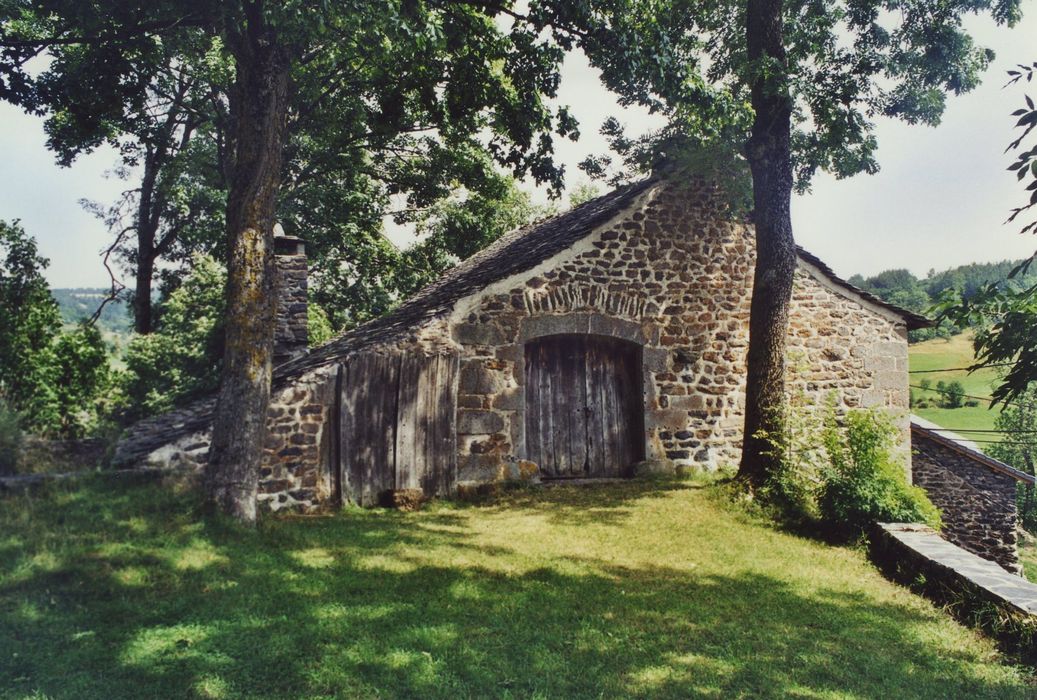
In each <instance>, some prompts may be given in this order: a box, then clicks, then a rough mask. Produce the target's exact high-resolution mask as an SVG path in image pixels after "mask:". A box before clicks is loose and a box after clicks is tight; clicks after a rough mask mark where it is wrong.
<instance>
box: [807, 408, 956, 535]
mask: <svg viewBox="0 0 1037 700" xmlns="http://www.w3.org/2000/svg"><path fill="white" fill-rule="evenodd" d="M897 433H898V431H897V430H896V428H895V426H894V425H893V424H892V421H891V420H890V418H889V417H888V416H887V415H885V414H883V413H880V412H878V411H853V412H850V413H849V414H847V416H846V423H845V427H844V428H842V429H840V428H838V427H837V426H836V425H834V423H833V424H829V425H828V426H827V427H826V428H825V430H824V438H823V439H824V446H825V451H826V453H827V454H828V465H827V467H826V468H825V470H824V473H823V478H822V481H823V483H822V486H821V489H820V493H819V497H818V508H819V510H820V513H821V518H822V519H823V520H824V521H826V522H827V523H829V524H830V525H832V526H836V527H840V528H843V529H846V530H850V531H855V532H859V531H862V530H864V529H865V528H866V527H867V526H868V525H870V524H871V523H873V522H876V521H885V522H920V523H926V524H927V525H931V526H932V527H939V526H940V514H939V511H938V510H937V509H936V506H934V505H933V504H932V502H931V501H930V500H929V498H928V497H927V496H926V494H925V491H923V490H922V489H921V488H919V487H917V486H911V485H910V484H908V483H907V477H906V475H905V473H904V469H903V466H902V464H901V462H900V460H899V459H897V458H896V457H895V456H894V453H893V450H894V447H895V446H896V442H897Z"/></svg>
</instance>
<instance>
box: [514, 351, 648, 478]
mask: <svg viewBox="0 0 1037 700" xmlns="http://www.w3.org/2000/svg"><path fill="white" fill-rule="evenodd" d="M642 364H643V360H642V346H641V345H640V344H638V343H635V342H632V341H630V340H624V339H621V338H616V337H612V336H605V335H595V334H589V333H561V334H554V335H545V336H539V337H536V338H533V339H530V340H529V341H527V342H526V343H525V352H524V384H525V406H524V408H525V444H526V457H527V458H528V459H530V460H531V461H533V462H536V463H537V464H538V465H539V466H540V471H541V474H542V475H543V476H544V477H545V478H556V479H566V478H601V477H619V476H628V475H629V472H630V467H631V466H632V465H633V464H635V463H637V462H639V461H641V460H643V459H644V456H645V422H644V396H643V392H642V383H643V378H642Z"/></svg>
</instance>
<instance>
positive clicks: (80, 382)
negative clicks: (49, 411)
mask: <svg viewBox="0 0 1037 700" xmlns="http://www.w3.org/2000/svg"><path fill="white" fill-rule="evenodd" d="M53 375H54V394H55V399H56V410H57V417H58V425H57V429H58V432H59V434H60V435H61V436H62V437H66V438H80V437H83V436H84V435H85V434H86V433H87V432H88V430H89V429H90V428H91V427H93V424H94V421H95V420H96V418H97V415H98V405H97V404H98V400H99V398H100V397H101V396H102V395H103V393H104V390H105V389H106V388H107V386H108V381H109V368H108V351H107V349H106V348H105V344H104V339H103V338H102V337H101V331H99V330H98V329H97V328H96V327H95V326H92V325H90V324H89V323H87V322H83V323H81V324H80V325H79V326H78V327H77V328H76V329H75V330H73V331H70V332H67V333H62V334H61V335H60V336H58V338H57V340H56V341H55V343H54V372H53Z"/></svg>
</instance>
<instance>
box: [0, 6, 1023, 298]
mask: <svg viewBox="0 0 1037 700" xmlns="http://www.w3.org/2000/svg"><path fill="white" fill-rule="evenodd" d="M968 25H969V28H970V30H971V31H972V33H973V36H974V37H975V38H976V39H977V41H978V43H979V44H980V45H983V46H988V47H990V48H993V49H994V50H995V51H996V53H997V59H996V60H995V62H994V63H993V65H992V67H991V68H990V70H989V71H988V72H987V74H986V75H985V77H984V82H983V84H982V85H981V86H980V87H979V88H977V89H976V90H975V91H974V92H972V93H970V94H968V95H965V96H962V97H951V98H949V104H948V108H947V111H946V113H945V115H944V119H943V123H942V124H941V125H940V126H939V127H937V128H935V129H934V128H928V127H923V126H907V125H905V124H901V123H898V122H893V121H884V122H882V123H880V124H879V126H878V131H877V134H878V140H879V154H878V157H879V163H880V165H881V166H882V171H881V172H880V173H879V174H877V175H874V176H866V175H861V176H858V177H856V178H853V179H851V180H846V181H835V180H834V179H832V178H830V177H828V176H825V175H821V176H819V177H818V178H817V179H816V181H815V185H814V189H813V192H812V193H811V194H809V195H807V196H804V197H798V198H796V200H795V201H794V202H793V210H792V215H793V225H794V230H795V235H796V240H797V241H798V242H799V243H800V244H801V245H803V246H804V247H805V248H807V249H808V250H810V251H811V252H813V253H815V254H816V255H818V256H820V257H821V258H822V259H823V260H825V262H827V263H828V264H829V265H831V266H832V267H833V268H834V269H835V271H836V272H837V273H838V274H840V275H842V276H844V277H849V276H850V275H852V274H854V273H856V272H860V273H862V274H865V275H868V274H874V273H876V272H879V271H881V270H884V269H887V268H892V267H906V268H908V269H910V270H912V271H913V272H914V273H915V274H917V275H920V276H922V275H924V274H925V273H926V272H927V271H928V270H929V269H930V268H936V269H938V270H939V269H944V268H947V267H952V266H955V265H959V264H963V263H969V262H986V261H994V260H1001V259H1005V258H1019V257H1023V256H1025V255H1029V254H1030V253H1032V252H1033V251H1034V249H1035V248H1037V237H1034V236H1028V237H1024V236H1021V235H1019V234H1018V233H1017V231H1018V228H1019V226H1016V225H1007V226H1006V225H1003V222H1004V220H1005V218H1006V217H1007V215H1008V211H1009V209H1011V208H1012V207H1013V206H1017V205H1018V204H1019V203H1021V202H1022V201H1023V191H1022V188H1021V187H1020V186H1019V185H1018V184H1017V183H1016V181H1015V177H1014V176H1013V175H1012V173H1009V172H1008V171H1006V170H1005V168H1006V167H1007V166H1008V164H1009V163H1011V161H1012V158H1011V156H1009V155H1008V154H1003V153H1002V151H1003V150H1004V148H1005V146H1006V145H1007V144H1008V142H1009V141H1010V140H1011V138H1012V134H1013V131H1012V124H1013V123H1014V119H1013V118H1011V117H1010V116H1009V115H1010V113H1011V112H1012V110H1014V109H1016V108H1017V107H1019V106H1020V105H1021V104H1022V101H1023V94H1024V92H1026V91H1027V90H1028V91H1029V93H1030V94H1031V96H1033V97H1035V98H1037V84H1032V85H1028V86H1025V87H1020V86H1018V85H1017V86H1013V87H1011V88H1007V89H1004V90H1002V89H1001V86H1002V85H1003V84H1004V82H1005V72H1006V71H1007V70H1008V69H1009V68H1011V67H1012V66H1014V65H1015V64H1016V63H1029V62H1032V61H1034V60H1037V0H1027V2H1025V3H1024V19H1023V21H1022V22H1021V23H1020V24H1019V25H1018V26H1017V27H1015V28H1014V29H1012V30H1008V29H1005V28H999V27H996V26H995V25H994V24H993V22H991V21H988V20H982V19H978V18H977V19H974V20H973V21H971V22H969V23H968ZM559 102H560V103H562V104H568V105H569V106H570V107H571V108H572V110H573V112H574V114H575V115H576V117H577V119H578V120H579V122H580V129H581V132H582V137H581V139H580V140H579V142H577V143H570V142H559V143H558V144H557V153H558V157H559V160H560V162H562V163H564V164H565V165H566V171H567V173H568V175H569V177H568V182H569V184H570V185H573V184H577V183H579V182H581V181H583V180H584V178H583V175H582V173H580V172H579V171H578V169H577V167H576V164H577V163H578V162H579V161H581V160H582V159H583V158H584V157H586V156H587V155H589V154H596V153H601V152H602V151H603V150H604V149H605V143H604V139H602V137H601V136H600V135H599V134H598V127H599V126H600V125H601V123H602V121H604V119H605V118H606V117H607V116H609V115H617V116H619V118H620V120H621V121H623V122H624V123H625V124H627V125H628V127H629V131H630V132H631V133H639V132H643V131H646V130H648V129H650V128H653V127H655V126H658V122H653V121H651V120H650V119H649V118H648V117H647V115H645V114H644V112H643V111H639V110H626V111H624V110H622V109H621V108H619V107H618V105H616V102H615V99H614V98H613V97H612V96H611V95H610V94H609V93H608V92H607V91H605V90H604V88H602V87H601V85H600V83H599V81H598V77H597V75H596V72H595V71H594V70H593V69H591V68H590V67H589V66H588V65H587V63H586V60H585V59H583V57H582V56H581V55H572V56H570V57H569V59H568V60H567V61H566V64H565V67H564V70H563V78H562V88H561V93H560V95H559ZM115 163H116V157H115V154H114V153H113V152H112V151H110V150H108V149H101V150H100V151H98V152H96V153H93V154H91V155H89V156H86V157H83V158H81V159H79V161H77V162H76V164H75V165H73V167H71V168H59V167H58V166H57V165H55V164H54V159H53V156H52V155H51V154H50V153H49V152H48V151H47V150H46V147H45V136H44V133H43V129H42V121H41V120H39V119H38V118H35V117H30V116H27V115H25V114H23V113H21V112H20V111H19V110H17V109H15V108H13V107H11V106H10V105H7V104H3V103H0V219H5V220H11V219H21V220H22V224H23V226H25V228H26V230H27V231H28V232H29V234H31V235H33V236H35V237H36V239H37V240H38V241H39V246H40V251H41V253H42V254H43V255H44V256H46V257H48V258H50V260H51V265H50V268H49V270H48V271H47V277H48V279H49V280H50V282H51V284H52V285H53V286H56V287H82V286H103V285H105V284H106V283H107V275H106V273H105V271H104V269H103V267H102V266H101V260H100V255H99V253H100V251H101V250H102V249H103V248H104V247H105V245H106V243H107V242H108V240H109V238H108V233H107V231H106V230H105V229H104V227H103V225H102V224H101V223H100V222H99V221H97V220H96V219H94V218H93V217H92V216H91V215H90V214H88V213H86V212H85V211H83V209H82V208H81V207H80V205H79V203H78V202H79V200H80V199H83V198H86V199H93V200H98V201H100V202H103V203H110V202H112V201H113V200H114V199H115V197H116V196H117V195H118V194H119V193H120V192H121V191H122V190H123V189H125V188H126V186H127V185H126V183H125V182H121V181H119V180H116V179H114V178H106V177H105V172H106V171H107V170H108V169H110V168H112V167H113V166H114V165H115Z"/></svg>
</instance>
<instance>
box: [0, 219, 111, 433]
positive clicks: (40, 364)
mask: <svg viewBox="0 0 1037 700" xmlns="http://www.w3.org/2000/svg"><path fill="white" fill-rule="evenodd" d="M0 252H2V254H3V255H4V263H3V264H2V265H0V398H3V399H5V400H6V403H7V405H8V406H9V407H10V408H11V409H13V410H15V411H17V413H18V415H19V417H20V421H21V425H22V427H23V428H24V429H26V430H31V431H33V432H36V433H40V434H43V435H59V436H61V437H67V438H71V437H82V436H83V435H84V434H85V433H86V432H87V430H88V429H90V428H92V427H93V426H94V425H95V423H96V420H97V413H98V400H99V398H100V397H101V396H103V394H104V393H105V390H106V388H107V381H108V354H107V350H106V348H105V345H104V342H103V340H102V338H101V333H100V331H99V330H97V329H96V328H93V327H91V326H89V325H86V324H83V325H80V326H79V327H77V328H75V329H73V330H72V331H69V332H66V333H61V332H60V328H61V318H60V315H59V313H58V305H57V304H56V303H55V302H54V299H53V297H51V295H50V290H49V289H48V287H47V283H46V280H45V279H44V278H43V274H42V270H43V269H44V268H46V266H47V260H46V259H44V258H42V257H40V256H39V255H38V254H37V251H36V242H35V241H34V240H33V239H32V238H31V237H29V236H27V235H26V233H25V231H24V230H23V229H22V228H21V227H20V226H19V225H18V224H17V223H14V224H10V225H9V224H6V223H4V222H2V221H0Z"/></svg>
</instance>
